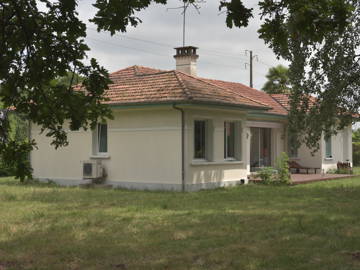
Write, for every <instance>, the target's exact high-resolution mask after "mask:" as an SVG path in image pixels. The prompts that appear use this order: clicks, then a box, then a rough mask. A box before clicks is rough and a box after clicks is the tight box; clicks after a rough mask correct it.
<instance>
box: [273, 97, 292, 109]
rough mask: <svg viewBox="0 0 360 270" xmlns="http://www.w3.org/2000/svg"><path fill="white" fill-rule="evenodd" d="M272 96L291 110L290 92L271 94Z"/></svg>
mask: <svg viewBox="0 0 360 270" xmlns="http://www.w3.org/2000/svg"><path fill="white" fill-rule="evenodd" d="M271 96H272V97H273V98H274V99H275V100H276V101H277V102H278V103H280V105H281V106H283V107H284V108H285V109H286V110H287V111H289V110H290V100H289V95H288V94H271Z"/></svg>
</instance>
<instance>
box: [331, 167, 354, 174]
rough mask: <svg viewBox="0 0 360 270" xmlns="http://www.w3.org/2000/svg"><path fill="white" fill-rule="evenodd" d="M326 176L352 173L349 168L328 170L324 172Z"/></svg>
mask: <svg viewBox="0 0 360 270" xmlns="http://www.w3.org/2000/svg"><path fill="white" fill-rule="evenodd" d="M326 173H327V174H353V171H352V170H351V169H350V168H349V169H346V168H343V169H329V170H327V171H326Z"/></svg>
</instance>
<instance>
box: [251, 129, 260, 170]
mask: <svg viewBox="0 0 360 270" xmlns="http://www.w3.org/2000/svg"><path fill="white" fill-rule="evenodd" d="M250 130H251V141H250V168H257V167H260V164H259V160H260V150H259V147H260V144H259V139H260V129H259V128H254V127H252V128H251V129H250Z"/></svg>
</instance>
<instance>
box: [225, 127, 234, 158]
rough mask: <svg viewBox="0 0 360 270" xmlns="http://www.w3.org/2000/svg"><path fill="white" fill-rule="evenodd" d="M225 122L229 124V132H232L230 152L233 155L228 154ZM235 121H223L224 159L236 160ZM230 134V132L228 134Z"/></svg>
mask: <svg viewBox="0 0 360 270" xmlns="http://www.w3.org/2000/svg"><path fill="white" fill-rule="evenodd" d="M227 124H229V125H230V129H231V133H232V140H233V141H232V153H233V155H232V156H230V155H229V148H228V146H229V137H228V133H227V131H228V127H227ZM236 128H237V127H236V122H235V121H224V159H225V160H237V158H236V139H237V138H236V133H237V132H236ZM230 136H231V134H230Z"/></svg>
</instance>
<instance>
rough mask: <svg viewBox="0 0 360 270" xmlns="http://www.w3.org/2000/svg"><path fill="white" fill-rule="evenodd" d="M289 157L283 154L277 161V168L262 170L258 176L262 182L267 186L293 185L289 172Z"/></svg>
mask: <svg viewBox="0 0 360 270" xmlns="http://www.w3.org/2000/svg"><path fill="white" fill-rule="evenodd" d="M288 161H289V157H288V155H287V154H286V153H284V152H283V153H281V155H280V157H279V158H278V159H277V160H276V168H272V167H265V168H263V169H261V170H260V171H259V172H258V173H257V175H258V176H259V177H260V179H261V180H262V181H261V183H262V184H266V185H269V184H271V185H289V184H291V183H292V181H291V175H290V170H289V164H288Z"/></svg>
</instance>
